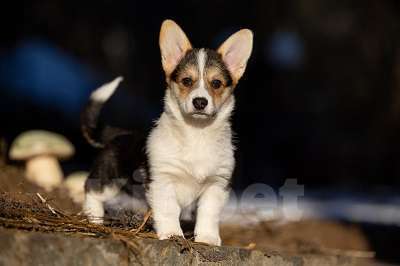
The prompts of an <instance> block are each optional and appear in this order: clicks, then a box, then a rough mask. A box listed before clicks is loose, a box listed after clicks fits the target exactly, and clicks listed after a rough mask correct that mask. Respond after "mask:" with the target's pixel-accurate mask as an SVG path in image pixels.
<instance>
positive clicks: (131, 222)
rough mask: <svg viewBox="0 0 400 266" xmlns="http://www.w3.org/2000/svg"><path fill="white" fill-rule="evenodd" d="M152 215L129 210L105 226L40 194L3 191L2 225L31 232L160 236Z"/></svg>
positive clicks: (107, 222) (121, 237)
mask: <svg viewBox="0 0 400 266" xmlns="http://www.w3.org/2000/svg"><path fill="white" fill-rule="evenodd" d="M149 220H150V215H147V216H146V218H145V219H144V220H143V217H142V219H139V218H138V216H137V215H133V216H132V215H130V214H126V213H122V214H120V216H119V217H117V218H113V219H111V218H106V219H105V221H104V225H98V224H93V223H89V221H88V219H87V217H85V216H83V215H81V214H79V213H78V214H73V213H65V212H64V211H61V210H59V209H57V208H56V207H54V206H52V205H51V201H49V200H47V199H45V198H44V197H43V196H42V195H40V194H39V193H36V194H30V193H29V194H28V193H7V192H4V193H0V226H1V227H4V228H13V229H20V230H28V231H40V232H59V233H65V234H69V235H71V234H74V235H81V236H90V237H101V238H106V237H110V238H114V239H119V240H121V239H123V240H126V239H132V238H135V237H145V238H156V235H155V233H154V232H152V231H151V225H150V223H151V222H150V221H149Z"/></svg>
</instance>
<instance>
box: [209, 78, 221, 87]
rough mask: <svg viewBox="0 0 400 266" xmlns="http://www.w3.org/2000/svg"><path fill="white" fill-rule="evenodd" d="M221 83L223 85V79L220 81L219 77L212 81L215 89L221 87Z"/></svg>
mask: <svg viewBox="0 0 400 266" xmlns="http://www.w3.org/2000/svg"><path fill="white" fill-rule="evenodd" d="M221 85H222V81H220V80H219V79H213V80H212V81H211V86H212V87H213V88H214V89H219V88H220V87H221Z"/></svg>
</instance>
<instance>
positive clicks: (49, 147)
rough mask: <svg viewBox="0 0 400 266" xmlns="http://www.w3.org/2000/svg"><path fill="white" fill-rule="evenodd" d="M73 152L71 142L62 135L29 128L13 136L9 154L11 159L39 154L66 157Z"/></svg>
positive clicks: (20, 158)
mask: <svg viewBox="0 0 400 266" xmlns="http://www.w3.org/2000/svg"><path fill="white" fill-rule="evenodd" d="M74 152H75V149H74V146H73V145H72V143H71V142H70V141H69V140H67V139H66V138H65V137H64V136H62V135H60V134H57V133H53V132H49V131H45V130H30V131H26V132H24V133H22V134H20V135H19V136H18V137H16V138H15V140H14V142H13V143H12V145H11V149H10V154H9V156H10V159H12V160H27V159H30V158H32V157H35V156H41V155H51V156H54V157H56V158H58V159H67V158H68V157H70V156H72V155H73V154H74Z"/></svg>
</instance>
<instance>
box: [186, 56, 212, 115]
mask: <svg viewBox="0 0 400 266" xmlns="http://www.w3.org/2000/svg"><path fill="white" fill-rule="evenodd" d="M206 61H207V54H206V51H204V49H200V51H199V53H198V54H197V64H198V66H197V67H198V70H199V83H198V86H197V88H194V89H193V90H192V91H191V92H190V94H189V95H188V97H187V99H186V101H185V105H186V106H185V109H186V112H187V113H189V114H190V113H194V112H196V109H195V108H194V106H193V99H194V98H197V97H199V98H206V99H207V101H208V104H207V106H206V108H205V109H204V110H203V112H204V113H205V114H207V115H212V114H213V113H214V109H215V107H214V104H213V100H212V97H211V95H210V93H209V92H208V90H207V88H206V83H205V69H206Z"/></svg>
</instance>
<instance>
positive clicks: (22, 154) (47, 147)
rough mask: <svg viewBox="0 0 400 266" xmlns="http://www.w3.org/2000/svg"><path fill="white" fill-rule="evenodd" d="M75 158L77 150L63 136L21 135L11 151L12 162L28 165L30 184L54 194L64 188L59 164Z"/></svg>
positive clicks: (51, 134)
mask: <svg viewBox="0 0 400 266" xmlns="http://www.w3.org/2000/svg"><path fill="white" fill-rule="evenodd" d="M73 154H74V146H73V145H72V144H71V142H69V141H68V140H67V139H66V138H65V137H64V136H62V135H60V134H56V133H53V132H49V131H45V130H30V131H27V132H24V133H22V134H20V135H19V136H18V137H17V138H16V139H15V140H14V142H13V143H12V145H11V148H10V154H9V156H10V159H12V160H19V161H26V177H27V179H28V180H29V181H31V182H33V183H35V184H37V185H38V186H40V187H42V188H44V189H45V190H46V191H51V190H52V189H53V188H55V187H57V186H58V185H60V184H61V182H62V179H63V172H62V170H61V167H60V164H59V162H58V160H62V159H67V158H69V157H70V156H72V155H73Z"/></svg>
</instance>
